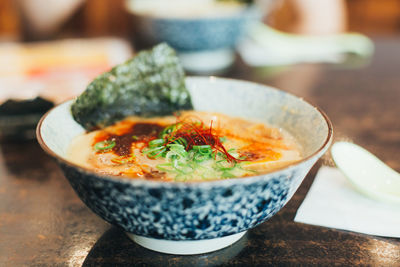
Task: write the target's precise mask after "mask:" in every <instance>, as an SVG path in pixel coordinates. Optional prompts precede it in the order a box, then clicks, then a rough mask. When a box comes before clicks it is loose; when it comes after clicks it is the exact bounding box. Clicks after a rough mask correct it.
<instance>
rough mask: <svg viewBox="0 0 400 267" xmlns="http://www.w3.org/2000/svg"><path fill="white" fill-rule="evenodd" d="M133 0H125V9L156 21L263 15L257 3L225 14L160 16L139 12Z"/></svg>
mask: <svg viewBox="0 0 400 267" xmlns="http://www.w3.org/2000/svg"><path fill="white" fill-rule="evenodd" d="M131 1H132V0H125V1H124V9H125V11H126V12H127V13H128V14H129V15H131V16H134V17H137V18H141V19H150V20H154V21H157V20H159V21H167V20H169V21H179V22H193V21H216V20H218V21H219V20H232V19H243V18H246V17H248V16H252V15H253V16H257V17H258V16H261V11H260V10H259V9H258V8H257V7H256V6H255V4H243V8H241V9H240V10H238V11H237V12H233V13H232V14H226V15H223V16H218V15H213V16H199V17H193V18H191V17H168V16H159V15H151V14H144V13H140V12H137V11H136V10H134V9H133V8H132V7H131V6H130V3H129V2H131Z"/></svg>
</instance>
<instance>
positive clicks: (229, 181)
mask: <svg viewBox="0 0 400 267" xmlns="http://www.w3.org/2000/svg"><path fill="white" fill-rule="evenodd" d="M186 79H189V80H190V79H193V80H195V79H200V80H206V79H207V80H209V81H216V80H219V81H230V82H240V83H246V84H249V85H252V86H255V87H257V86H258V87H263V88H265V87H266V88H268V89H269V90H274V91H278V92H282V93H284V94H287V95H290V96H292V97H295V98H296V99H298V100H300V101H303V102H305V103H306V104H308V105H310V106H312V107H314V108H315V110H316V111H317V112H318V113H319V114H321V115H322V117H323V119H324V121H325V123H326V125H327V127H328V134H327V136H326V138H325V140H324V142H323V144H322V145H321V146H320V147H319V148H318V149H317V150H315V151H314V152H313V153H311V154H310V155H308V156H307V157H304V158H302V159H300V160H298V161H295V162H293V163H291V164H289V165H285V166H283V167H280V168H278V169H275V170H274V171H271V172H267V173H263V174H259V175H254V176H246V177H237V178H230V179H215V180H208V181H180V182H178V181H162V180H146V179H141V178H139V179H138V178H133V177H122V176H117V175H111V174H102V173H98V172H96V171H94V170H91V169H90V168H87V167H83V166H80V165H78V164H75V163H73V162H71V161H69V160H67V159H66V158H64V157H62V156H60V155H58V154H57V153H56V152H54V151H53V150H52V149H51V148H50V147H48V146H47V144H46V142H45V141H44V140H43V137H42V133H41V130H42V125H43V122H44V121H45V120H46V118H47V116H48V115H49V114H50V113H51V112H52V111H53V110H55V109H56V108H58V107H60V106H61V105H63V104H66V103H67V102H72V101H73V100H74V99H75V98H73V99H68V100H66V101H64V102H62V103H60V104H57V105H55V106H54V107H52V108H51V109H50V110H48V111H47V112H46V113H45V114H44V115H43V116H42V117H41V119H40V121H39V123H38V124H37V127H36V139H37V141H38V143H39V145H40V146H41V147H42V149H43V150H44V151H45V152H46V153H47V154H48V155H50V156H52V157H53V158H55V159H56V160H57V161H58V162H61V163H63V164H65V165H67V166H70V167H73V168H75V169H78V171H79V172H81V173H82V172H83V173H86V174H88V175H91V176H95V177H96V178H99V179H105V180H109V181H110V180H111V181H112V182H119V183H130V184H133V185H142V184H143V185H161V186H172V187H175V186H176V187H180V186H196V187H198V186H214V185H218V186H223V185H230V184H236V183H240V184H248V183H253V182H256V181H258V180H262V179H265V178H266V177H267V179H269V178H271V177H272V176H275V175H276V174H278V173H279V172H282V171H288V170H291V169H293V168H296V167H298V166H299V165H301V164H304V163H306V162H308V161H310V160H312V159H313V158H314V157H316V156H318V155H319V154H320V153H321V155H320V156H322V154H323V153H325V151H326V150H327V149H328V148H329V146H330V144H331V143H332V140H333V126H332V122H331V121H330V119H329V118H328V116H327V115H326V114H325V112H323V111H322V110H321V109H320V108H319V107H317V106H316V105H313V104H311V103H310V102H308V101H305V100H304V99H303V98H301V97H298V96H296V95H294V94H291V93H289V92H286V91H283V90H280V89H277V88H275V87H272V86H269V85H265V84H261V83H257V82H251V81H246V80H239V79H233V78H221V77H216V76H186V77H185V80H186Z"/></svg>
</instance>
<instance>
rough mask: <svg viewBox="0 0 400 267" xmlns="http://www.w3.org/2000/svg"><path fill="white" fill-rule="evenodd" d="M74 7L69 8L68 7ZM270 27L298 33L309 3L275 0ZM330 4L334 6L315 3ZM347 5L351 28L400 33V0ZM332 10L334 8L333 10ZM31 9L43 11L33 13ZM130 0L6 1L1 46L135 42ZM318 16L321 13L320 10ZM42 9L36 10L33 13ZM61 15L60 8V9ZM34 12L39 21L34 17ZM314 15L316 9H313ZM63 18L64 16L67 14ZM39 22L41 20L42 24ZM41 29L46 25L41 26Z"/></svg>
mask: <svg viewBox="0 0 400 267" xmlns="http://www.w3.org/2000/svg"><path fill="white" fill-rule="evenodd" d="M51 2H58V4H59V5H60V6H63V5H64V6H67V7H63V8H62V9H63V11H62V12H59V13H60V14H58V15H57V17H58V18H57V19H53V18H48V19H47V21H46V19H43V17H46V16H48V17H53V16H55V15H54V14H52V13H53V12H54V11H53V10H52V5H51V4H50V5H49V4H48V3H51ZM68 2H69V3H68ZM275 2H276V4H275V6H274V7H273V8H272V10H271V11H270V16H269V18H268V19H266V21H267V22H268V23H269V24H270V25H271V26H274V27H276V28H278V29H281V30H285V31H295V30H296V27H297V26H296V23H299V20H300V15H299V10H296V9H297V8H298V4H297V2H310V1H309V0H303V1H302V0H298V1H296V0H275ZM314 2H322V3H326V2H329V0H323V1H314ZM335 2H338V3H343V5H344V8H343V9H344V10H343V12H344V14H343V20H344V21H345V23H344V24H345V28H346V29H347V30H349V31H357V32H362V33H365V34H371V35H387V34H391V33H396V32H399V31H400V1H399V0H380V1H376V0H335ZM327 5H329V4H327ZM29 6H37V7H36V8H31V9H30V8H29ZM124 6H125V1H124V0H112V1H110V0H86V1H82V0H69V1H46V0H31V1H29V0H28V1H24V0H2V1H0V38H1V40H8V41H9V40H25V41H32V40H37V39H49V38H63V37H77V36H84V37H95V36H110V35H112V36H121V37H130V33H131V32H132V30H133V29H132V28H134V25H133V24H132V23H130V15H129V13H128V12H126V10H125V8H124ZM315 8H316V9H317V10H318V7H315ZM33 9H36V10H33ZM54 9H56V8H54ZM29 12H31V14H32V13H35V12H37V14H36V15H29ZM311 12H312V8H311ZM61 13H62V14H61ZM35 16H38V17H39V18H40V17H41V18H42V20H43V23H44V24H47V23H48V24H56V25H54V26H52V27H49V28H51V29H50V30H48V31H47V32H46V30H43V32H40V26H37V27H36V29H34V28H35V23H32V21H34V20H35V18H34V17H35ZM39 18H37V19H36V20H40V19H39ZM37 24H40V22H37Z"/></svg>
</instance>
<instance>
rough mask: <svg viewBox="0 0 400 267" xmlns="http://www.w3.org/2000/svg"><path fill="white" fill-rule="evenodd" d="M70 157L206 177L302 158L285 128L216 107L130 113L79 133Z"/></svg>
mask: <svg viewBox="0 0 400 267" xmlns="http://www.w3.org/2000/svg"><path fill="white" fill-rule="evenodd" d="M67 158H68V159H69V160H70V161H72V162H73V163H75V164H77V165H80V166H83V167H86V168H89V169H92V170H94V171H96V172H99V173H103V174H109V175H116V176H121V177H129V178H133V179H138V178H142V179H156V180H164V181H205V180H216V179H227V178H235V177H246V176H254V175H257V174H262V173H267V172H271V171H274V170H276V169H279V168H282V167H284V166H287V165H289V164H291V163H293V162H296V161H298V160H300V159H301V153H300V147H299V145H298V144H297V143H296V142H295V140H294V139H293V138H292V137H291V136H290V135H289V134H288V133H286V132H285V131H283V130H281V129H278V128H274V127H270V126H268V125H266V124H263V123H260V122H253V121H248V120H244V119H241V118H235V117H230V116H227V115H223V114H219V113H211V112H199V111H185V112H182V113H180V115H179V116H166V117H156V118H140V117H128V118H126V119H124V120H122V121H120V122H117V123H115V124H114V125H111V126H109V127H106V128H104V129H101V130H96V131H92V132H89V133H85V134H83V135H80V136H77V137H76V138H75V139H74V140H73V141H72V143H71V145H70V147H69V149H68V152H67Z"/></svg>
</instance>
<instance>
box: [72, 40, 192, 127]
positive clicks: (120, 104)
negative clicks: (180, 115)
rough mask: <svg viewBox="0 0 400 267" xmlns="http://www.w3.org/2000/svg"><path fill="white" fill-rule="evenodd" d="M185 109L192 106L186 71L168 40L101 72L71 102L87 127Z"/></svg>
mask: <svg viewBox="0 0 400 267" xmlns="http://www.w3.org/2000/svg"><path fill="white" fill-rule="evenodd" d="M182 109H192V103H191V100H190V95H189V92H188V91H187V89H186V87H185V73H184V71H183V68H182V66H181V65H180V63H179V59H178V57H177V56H176V54H175V51H174V50H173V49H172V48H171V47H169V46H168V45H167V44H165V43H162V44H159V45H157V46H155V47H154V48H153V49H151V50H145V51H142V52H140V53H138V54H137V55H136V56H135V57H134V58H132V59H130V60H128V61H127V62H125V63H123V64H120V65H117V66H115V67H114V68H113V69H111V71H109V72H105V73H103V74H101V75H100V76H98V77H97V78H96V79H95V80H94V81H92V82H91V83H90V84H89V86H88V87H87V88H86V90H85V91H84V92H83V93H82V94H81V95H80V96H79V97H78V98H77V99H76V101H75V102H74V103H73V104H72V106H71V111H72V115H73V117H74V119H75V120H76V121H77V122H78V123H79V124H81V125H82V126H83V127H84V128H85V129H87V130H92V129H95V128H101V127H104V126H107V125H110V124H112V123H114V122H116V121H117V120H120V119H123V118H124V117H126V116H129V115H138V116H144V117H150V116H157V115H169V114H172V112H174V111H177V110H182Z"/></svg>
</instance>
